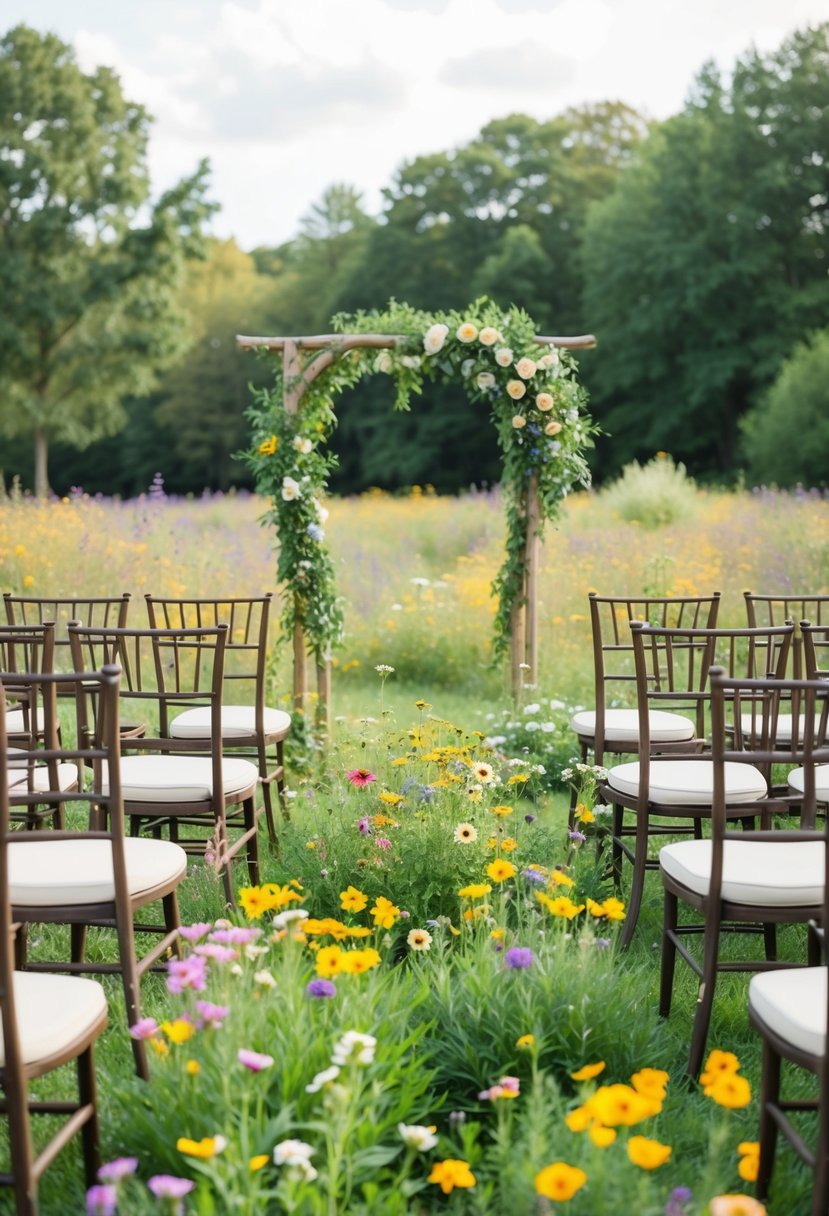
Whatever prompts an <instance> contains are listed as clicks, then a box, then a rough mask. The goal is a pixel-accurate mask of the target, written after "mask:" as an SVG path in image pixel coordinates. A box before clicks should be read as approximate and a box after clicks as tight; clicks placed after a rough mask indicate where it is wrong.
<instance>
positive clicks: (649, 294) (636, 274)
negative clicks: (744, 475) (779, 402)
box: [582, 25, 829, 475]
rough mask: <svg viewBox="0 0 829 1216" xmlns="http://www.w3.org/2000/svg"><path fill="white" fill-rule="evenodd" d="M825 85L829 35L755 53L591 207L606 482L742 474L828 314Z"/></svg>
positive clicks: (674, 122)
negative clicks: (781, 377) (763, 419)
mask: <svg viewBox="0 0 829 1216" xmlns="http://www.w3.org/2000/svg"><path fill="white" fill-rule="evenodd" d="M827 70H829V25H823V26H819V27H817V28H816V29H813V30H805V31H803V32H800V33H797V34H795V35H793V36H792V37H791V38H790V39H788V40H787V41H786V42H785V43H784V44H783V45H782V47H781V48H780V49H779V50H778V51H776V52H774V53H772V54H769V55H762V54H760V52H758V51H756V50H752V51H749V52H748V53H747V54H746V55H744V56H743V57H742V58H741V59H739V60H738V62H737V64H736V66H735V68H734V71H733V73H732V75H731V77H730V79H728V80H726V79H724V78H723V77H722V75H721V73H719V72H718V71H717V70H715V69H714V68H713V67H712V66H710V65H709V66H706V67H705V68H704V69H703V71H702V72H701V73H700V76H699V77H698V80H697V82H696V84H695V86H694V88H693V90H692V93H691V96H690V98H689V101H688V104H687V105H686V107H685V110H684V112H683V113H682V114H680V115H677V116H676V117H674V118H672V119H670V120H669V121H668V122H666V123H664V124H663V125H662V127H661V128H660V129H659V130H658V131H656V132H655V133H654V134H652V135H651V137H650V138H649V139H648V141H647V143H646V144H645V145H644V146H643V148H642V151H641V155H640V157H639V158H638V163H636V164H635V166H634V167H632V168H630V169H629V170H627V171H626V172H625V173H624V174H623V175H622V176H621V177H620V178H619V181H618V184H617V186H616V188H615V190H614V192H613V193H612V194H611V195H610V196H609V197H607V198H606V199H605V200H604V201H599V202H597V203H595V204H593V206H592V208H591V210H590V214H589V218H588V222H587V227H586V231H585V237H584V242H583V254H582V261H583V266H584V273H585V281H586V288H585V299H586V307H587V315H589V317H590V324H591V328H592V329H593V330H594V332H595V333H596V334H597V336H598V338H599V343H600V358H597V360H596V363H595V371H594V377H593V380H592V382H591V395H592V399H593V401H594V404H595V411H596V416H597V418H598V420H599V422H600V423H601V424H602V426H603V427H604V428H605V430H606V431H608V432H609V433H610V435H611V442H610V443H605V444H604V445H603V453H604V458H605V459H606V461H607V465H608V471H615V470H616V469H618V468H619V467H620V466H621V465H623V464H625V463H627V462H628V461H630V460H633V459H642V458H647V457H649V456H651V455H652V454H653V452H654V451H656V450H658V449H662V450H667V451H670V452H671V453H672V454H673V455H674V456H675V457H677V458H678V459H681V460H682V461H683V462H684V463H685V464H686V465H687V466H688V468H689V470H691V471H692V472H694V473H696V474H699V473H704V472H713V473H716V474H720V475H721V474H723V473H733V471H734V469H735V466H736V464H737V461H738V450H739V422H740V419H741V417H742V416H743V415H744V414H745V413H746V411H747V410H748V409H749V408H750V407H751V406H752V405H753V404H755V403H756V402H757V400H758V399H759V397H760V395H761V394H762V392H763V391H764V390H765V388H767V386H768V385H769V384H770V382H771V380H772V379H773V377H774V375H775V373H776V371H777V369H778V367H779V366H780V363H781V361H782V359H784V358H785V356H786V355H787V353H788V352H789V351H790V350H791V348H792V345H793V344H794V343H795V342H796V341H797V340H798V338H799V337H800V336H801V335H802V334H803V333H804V332H807V331H808V330H809V329H810V328H812V327H813V325H814V323H815V322H814V319H815V317H816V316H826V315H827V314H829V280H827V273H826V269H827V257H829V248H827V241H826V236H827V226H828V225H829V201H828V200H829V104H827V93H826V88H825V82H826V74H827Z"/></svg>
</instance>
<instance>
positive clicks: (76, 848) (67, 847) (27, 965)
mask: <svg viewBox="0 0 829 1216" xmlns="http://www.w3.org/2000/svg"><path fill="white" fill-rule="evenodd" d="M19 679H20V677H19V676H17V675H15V676H13V677H10V676H4V675H2V673H0V681H1V682H2V683H3V684H4V685H6V684H7V683H9V682H10V681H11V680H15V681H18V680H19ZM26 681H27V688H28V695H29V698H30V700H31V701H32V703H37V704H38V707H39V708H40V709H41V710H42V712H43V718H44V728H45V746H44V747H42V748H37V749H36V750H33V751H32V753H31V758H30V760H31V763H32V764H34V765H35V766H36V769H37V771H39V772H42V773H43V774H44V777H43V779H42V780H41V781H39V782H37V783H36V786H37V788H35V789H31V788H30V787H29V783H28V782H26V781H20V780H17V779H16V776H17V774H18V773H19V772H20V769H19V768H16V767H12V768H11V769H10V770H9V773H10V776H11V780H10V782H9V783H8V784H7V790H8V793H7V797H8V800H9V804H10V806H11V808H13V809H14V808H17V809H20V808H27V809H28V808H30V807H33V806H35V807H36V806H39V805H40V804H41V803H42V802H43V801H44V800H45V801H46V802H47V803H48V802H50V801H54V800H55V799H57V798H58V797H60V798H61V799H62V800H63V802H64V803H65V805H66V807H67V811H68V812H71V813H72V815H73V820H74V821H76V822H77V827H76V828H75V830H68V831H54V832H17V833H16V834H15V835H14V836H13V838H10V842H9V843H8V881H9V886H8V891H9V898H10V902H11V912H12V916H13V917H14V919H15V921H16V922H18V923H19V924H20V925H21V926H22V928H21V930H20V931H19V933H18V937H17V962H18V968H19V969H20V970H25V971H27V972H29V971H31V972H36V973H40V972H44V973H45V972H54V971H67V972H70V973H77V974H86V973H92V974H99V973H101V974H107V973H120V975H121V977H122V981H123V985H124V998H125V1002H126V1010H127V1022H128V1025H133V1024H134V1023H135V1022H137V1021H138V1020H139V1018H140V998H139V981H140V978H141V976H142V975H144V974H145V972H146V971H148V970H149V969H150V968H151V967H155V966H156V965H157V964H159V960H161V959H162V958H164V957H165V956H166V955H167V954H168V952H169V951H170V950H171V949H174V950H177V949H178V929H179V915H178V903H177V896H176V889H177V887H178V885H179V883H180V882H181V881H182V879H183V878H184V876H185V874H186V873H187V857H186V854H185V853H184V851H183V849H181V848H180V847H179V846H178V845H176V844H172V843H170V842H169V841H166V840H153V839H149V840H148V839H134V838H129V837H127V836H126V835H125V830H124V826H125V825H124V807H123V800H122V796H121V774H120V767H121V766H120V739H119V732H118V692H119V681H120V672H119V670H118V668H117V667H112V666H110V667H107V668H105V669H103V670H101V671H100V672H95V671H89V672H87V671H81V670H80V669H79V670H78V671H77V672H71V673H60V674H52V675H49V674H46V675H40V674H30V675H28V676H27V677H26ZM66 687H72V688H74V695H75V697H76V699H77V700H78V702H80V701H81V699H82V698H89V697H94V698H95V701H96V710H97V712H96V722H95V727H94V730H90V731H89V733H88V735H87V736H85V738H84V743H83V745H82V746H81V747H76V746H72V747H66V746H63V745H61V744H59V743H58V740H57V713H58V708H57V706H58V691H59V690H65V688H66ZM18 757H19V753H18ZM66 763H70V764H73V765H79V766H84V767H85V768H86V770H87V772H88V773H89V774H90V777H89V779H88V780H87V782H86V783H85V784H84V786H82V787H81V788H80V789H76V790H75V791H73V792H71V793H66V792H65V791H63V790H60V791H59V790H58V788H57V787H58V773H59V771H60V768H61V766H62V765H63V764H66ZM44 785H45V786H46V789H45V790H44V789H43V788H42V787H43V786H44ZM70 826H71V825H70ZM156 901H161V904H162V909H163V924H160V925H150V924H144V923H143V922H142V923H141V924H140V925H136V923H135V917H136V913H137V912H138V910H139V909H141V908H144V907H145V906H147V905H148V904H151V903H155V902H156ZM31 924H57V925H68V926H70V927H71V928H70V942H71V944H70V950H69V951H68V953H69V955H70V957H69V959H68V960H67V959H65V958H61V959H54V960H52V959H50V960H44V959H41V958H37V959H29V958H28V957H27V941H28V934H27V928H28V926H29V925H31ZM90 926H95V927H97V928H112V929H114V930H115V936H116V939H117V949H118V954H117V961H115V962H111V963H109V962H107V963H104V962H91V961H87V960H86V959H85V957H84V955H85V943H86V933H87V928H88V927H90ZM136 932H141V933H148V934H152V935H153V936H156V937H158V938H159V940H158V941H156V942H155V943H154V945H152V946H151V948H150V949H149V950H148V951H147V953H146V954H144V955H143V956H142V957H141V958H139V957H138V956H137V954H136V946H135V934H136ZM132 1047H133V1053H134V1057H135V1064H136V1069H137V1071H138V1073H139V1074H140V1075H141V1076H143V1077H146V1076H147V1075H148V1068H147V1057H146V1048H145V1044H144V1043H143V1042H140V1041H138V1040H134V1041H133V1043H132Z"/></svg>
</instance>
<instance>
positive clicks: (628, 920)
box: [619, 812, 648, 949]
mask: <svg viewBox="0 0 829 1216" xmlns="http://www.w3.org/2000/svg"><path fill="white" fill-rule="evenodd" d="M647 860H648V817H647V815H643V814H640V813H638V812H637V822H636V851H635V853H634V856H633V877H632V879H631V883H630V898H629V900H628V906H627V909H626V912H625V922H624V925H623V927H622V934H621V937H620V939H619V945H620V946H622V947H623V948H625V949H626V948H627V947H628V946H629V945H630V943H631V941H632V940H633V934H634V930H635V929H636V922H637V921H638V919H639V909H640V908H641V907H642V896H643V894H644V891H645V874H646V872H647V870H646V865H647Z"/></svg>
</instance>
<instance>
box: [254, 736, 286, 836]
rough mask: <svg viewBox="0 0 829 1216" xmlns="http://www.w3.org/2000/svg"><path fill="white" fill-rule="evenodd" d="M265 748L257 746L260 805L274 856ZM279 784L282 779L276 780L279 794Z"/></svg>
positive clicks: (274, 830) (274, 825)
mask: <svg viewBox="0 0 829 1216" xmlns="http://www.w3.org/2000/svg"><path fill="white" fill-rule="evenodd" d="M267 750H268V749H267V747H266V746H265V744H264V743H260V744H259V776H260V777H261V778H262V781H261V785H262V805H263V806H264V808H265V822H266V823H267V825H268V842H269V844H270V848H271V852H272V853H273V854H274V856H276V851H277V840H276V824H275V823H274V818H273V797H272V796H271V783H270V781H268V780H266V778H267V776H268V756H267ZM280 782H282V778H281V777H278V778H277V790H278V792H279V793H280V794H281V793H282V789H281V788H280V784H279V783H280Z"/></svg>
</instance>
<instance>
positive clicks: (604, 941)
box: [593, 937, 610, 950]
mask: <svg viewBox="0 0 829 1216" xmlns="http://www.w3.org/2000/svg"><path fill="white" fill-rule="evenodd" d="M593 944H594V946H595V947H596V948H597V949H598V950H606V949H607V947H608V946H609V945H610V938H609V937H597V938H596V940H595V942H594V943H593Z"/></svg>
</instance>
